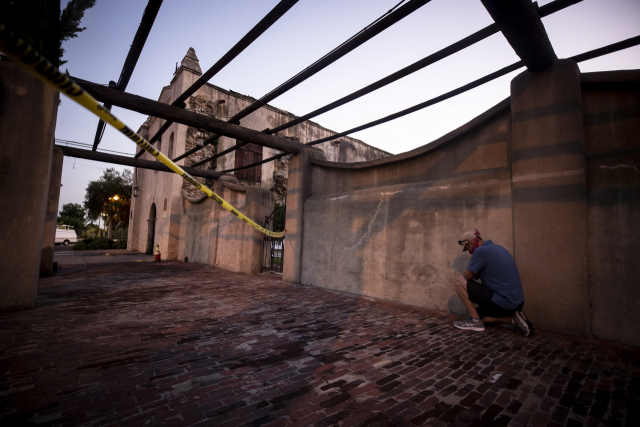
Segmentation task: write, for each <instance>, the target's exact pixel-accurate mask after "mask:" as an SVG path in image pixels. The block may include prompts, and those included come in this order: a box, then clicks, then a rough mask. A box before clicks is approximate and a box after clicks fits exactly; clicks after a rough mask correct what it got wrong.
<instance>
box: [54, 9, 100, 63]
mask: <svg viewBox="0 0 640 427" xmlns="http://www.w3.org/2000/svg"><path fill="white" fill-rule="evenodd" d="M95 4H96V0H71V1H70V2H69V3H67V7H65V8H64V10H63V11H62V13H61V14H60V48H59V49H60V50H59V53H58V58H59V59H60V65H62V64H64V63H66V62H67V61H64V60H62V56H63V55H64V49H63V48H62V42H65V41H67V40H69V39H72V38H75V37H78V33H81V32H83V31H84V30H86V29H87V27H80V21H82V18H84V12H85V11H86V10H87V9H91V8H92V7H93V6H95Z"/></svg>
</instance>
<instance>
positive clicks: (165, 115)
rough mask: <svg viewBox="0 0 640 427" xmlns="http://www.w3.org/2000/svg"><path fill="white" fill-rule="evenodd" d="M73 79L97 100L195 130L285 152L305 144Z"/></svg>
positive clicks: (292, 150)
mask: <svg viewBox="0 0 640 427" xmlns="http://www.w3.org/2000/svg"><path fill="white" fill-rule="evenodd" d="M74 80H75V81H76V82H77V83H78V84H79V85H80V86H81V87H82V88H83V89H84V90H86V91H87V92H88V93H89V94H90V95H92V96H93V97H94V98H96V99H97V100H98V101H100V102H105V103H110V104H112V105H115V106H116V107H121V108H126V109H128V110H132V111H136V112H138V113H141V114H144V115H148V116H154V117H158V118H161V119H165V120H171V121H174V122H177V123H182V124H185V125H187V126H192V127H195V128H198V129H205V130H207V131H209V132H215V133H218V134H220V135H225V136H228V137H230V138H236V139H240V140H243V141H248V142H251V143H253V144H258V145H262V146H265V147H271V148H275V149H276V150H280V151H285V152H287V153H298V152H299V151H300V150H301V149H303V148H304V147H305V145H304V144H300V143H299V142H294V141H291V140H288V139H284V138H279V137H277V136H274V135H267V134H265V133H262V132H258V131H255V130H252V129H247V128H243V127H241V126H238V125H234V124H231V123H228V122H224V121H222V120H218V119H215V118H213V117H209V116H205V115H203V114H198V113H194V112H193V111H188V110H183V109H182V108H179V107H176V106H173V105H168V104H165V103H162V102H158V101H154V100H152V99H148V98H143V97H141V96H137V95H132V94H130V93H127V92H121V91H119V90H115V89H111V88H108V87H105V86H102V85H99V84H96V83H91V82H87V81H83V80H81V79H76V78H74Z"/></svg>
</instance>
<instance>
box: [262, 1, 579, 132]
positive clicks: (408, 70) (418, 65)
mask: <svg viewBox="0 0 640 427" xmlns="http://www.w3.org/2000/svg"><path fill="white" fill-rule="evenodd" d="M581 1H582V0H556V1H554V2H551V3H549V4H546V5H544V6H542V7H540V11H539V13H540V17H545V16H548V15H551V14H552V13H555V12H558V11H560V10H562V9H564V8H566V7H569V6H571V5H574V4H576V3H579V2H581ZM498 31H500V30H499V29H498V26H497V25H496V24H491V25H489V26H488V27H485V28H483V29H482V30H480V31H477V32H475V33H473V34H471V35H470V36H468V37H465V38H464V39H462V40H460V41H458V42H456V43H454V44H452V45H450V46H447V47H445V48H444V49H441V50H439V51H438V52H435V53H433V54H431V55H429V56H427V57H425V58H423V59H421V60H419V61H417V62H414V63H413V64H411V65H409V66H407V67H405V68H403V69H401V70H399V71H396V72H395V73H393V74H390V75H389V76H387V77H385V78H382V79H380V80H378V81H377V82H375V83H372V84H370V85H369V86H366V87H364V88H362V89H360V90H357V91H355V92H353V93H351V94H349V95H347V96H345V97H343V98H340V99H339V100H337V101H334V102H332V103H330V104H327V105H325V106H324V107H321V108H318V109H317V110H315V111H312V112H310V113H308V114H305V115H304V116H301V117H298V118H297V119H294V120H291V121H290V122H287V123H285V124H283V125H281V126H278V127H277V128H275V129H271V130H270V131H269V133H277V132H280V131H282V130H285V129H288V128H290V127H292V126H295V125H297V124H299V123H302V122H304V121H306V120H309V119H312V118H314V117H316V116H319V115H320V114H324V113H326V112H327V111H331V110H333V109H334V108H337V107H339V106H341V105H344V104H346V103H348V102H351V101H353V100H356V99H358V98H360V97H362V96H364V95H367V94H369V93H371V92H373V91H375V90H378V89H380V88H382V87H385V86H387V85H389V84H391V83H393V82H395V81H397V80H400V79H401V78H403V77H406V76H408V75H410V74H412V73H415V72H416V71H419V70H421V69H423V68H425V67H427V66H429V65H431V64H433V63H435V62H438V61H440V60H441V59H444V58H446V57H448V56H451V55H453V54H454V53H457V52H460V51H461V50H463V49H465V48H467V47H469V46H471V45H473V44H475V43H478V42H479V41H482V40H484V39H486V38H487V37H489V36H491V35H493V34H495V33H497V32H498Z"/></svg>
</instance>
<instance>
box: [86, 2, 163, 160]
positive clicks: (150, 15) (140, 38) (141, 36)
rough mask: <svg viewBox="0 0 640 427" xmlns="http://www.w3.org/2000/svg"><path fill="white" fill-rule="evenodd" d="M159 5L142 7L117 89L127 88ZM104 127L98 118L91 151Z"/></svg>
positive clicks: (107, 105)
mask: <svg viewBox="0 0 640 427" xmlns="http://www.w3.org/2000/svg"><path fill="white" fill-rule="evenodd" d="M161 5H162V0H149V3H148V4H147V7H146V8H145V9H144V13H143V15H142V21H140V26H139V27H138V31H136V35H135V36H134V37H133V43H131V47H130V48H129V53H128V54H127V58H126V59H125V60H124V65H123V66H122V71H121V72H120V78H119V79H118V83H117V84H116V88H117V89H118V90H125V89H126V88H127V85H128V84H129V80H130V79H131V75H132V74H133V70H134V68H136V64H137V63H138V59H139V58H140V53H141V52H142V48H143V47H144V44H145V43H146V41H147V37H148V36H149V33H150V32H151V27H153V23H154V21H155V20H156V16H158V11H159V10H160V6H161ZM104 108H106V109H107V110H109V111H111V105H109V104H105V105H104ZM104 128H105V123H104V121H102V120H100V121H99V122H98V129H96V136H95V138H94V140H93V151H96V150H97V149H98V144H100V141H101V140H102V135H103V134H104Z"/></svg>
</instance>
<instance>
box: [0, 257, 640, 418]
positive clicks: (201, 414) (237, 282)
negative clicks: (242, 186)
mask: <svg viewBox="0 0 640 427" xmlns="http://www.w3.org/2000/svg"><path fill="white" fill-rule="evenodd" d="M455 319H456V317H455V316H452V315H448V314H443V313H436V312H431V311H427V310H422V309H416V308H413V307H407V306H402V305H398V304H392V303H386V302H381V301H374V300H370V299H367V298H361V297H356V296H352V295H347V294H342V293H337V292H331V291H327V290H324V289H319V288H314V287H308V286H298V285H291V284H288V283H284V282H282V281H280V280H278V277H277V276H272V275H262V276H246V275H239V274H234V273H230V272H227V271H223V270H219V269H215V268H210V267H204V266H199V265H194V264H186V263H177V262H163V263H128V264H119V265H117V266H113V265H111V266H105V265H90V266H89V267H88V268H87V269H86V270H85V271H82V272H78V273H77V274H72V275H69V276H65V277H54V278H49V279H43V280H41V283H40V289H39V297H38V306H37V308H36V309H34V310H31V311H25V312H19V313H2V314H0V425H2V426H15V425H100V426H103V425H122V426H125V425H153V426H156V425H171V426H179V425H195V424H200V425H215V426H242V425H246V426H273V427H275V426H309V425H313V426H318V427H320V426H331V425H338V426H374V425H376V426H382V425H399V426H415V425H431V426H446V425H454V426H474V427H475V426H506V425H509V426H525V425H529V426H547V425H552V426H559V425H567V426H579V425H585V426H598V425H607V426H622V425H627V426H634V427H637V426H639V425H640V405H639V401H638V399H639V397H640V350H639V349H637V348H631V347H625V346H621V345H615V344H611V343H605V342H600V341H594V340H581V339H575V338H570V337H564V336H560V335H553V334H548V333H544V332H538V333H537V334H536V335H535V336H534V337H532V338H524V337H522V336H520V335H519V334H518V333H517V332H516V331H514V330H512V329H510V328H508V327H504V326H495V327H490V328H487V331H485V332H469V331H460V330H457V329H455V328H453V326H452V325H451V322H452V321H453V320H455ZM533 320H534V321H535V319H533Z"/></svg>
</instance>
